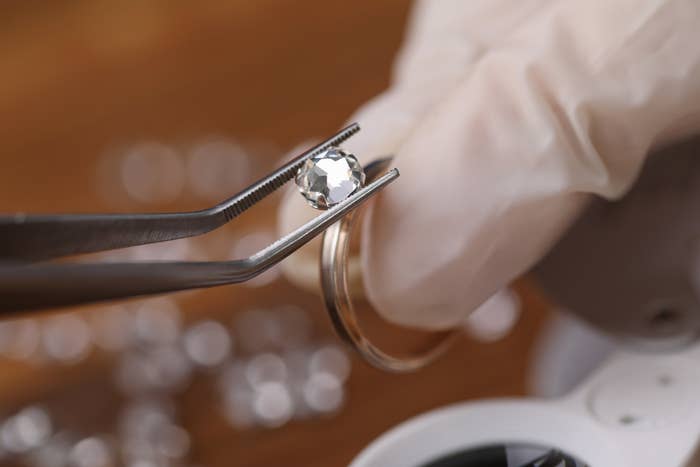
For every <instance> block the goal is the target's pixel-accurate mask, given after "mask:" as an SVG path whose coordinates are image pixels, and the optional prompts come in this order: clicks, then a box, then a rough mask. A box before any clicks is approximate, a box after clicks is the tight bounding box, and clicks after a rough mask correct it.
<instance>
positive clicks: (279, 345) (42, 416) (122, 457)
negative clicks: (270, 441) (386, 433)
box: [0, 297, 351, 467]
mask: <svg viewBox="0 0 700 467" xmlns="http://www.w3.org/2000/svg"><path fill="white" fill-rule="evenodd" d="M71 336H72V337H71ZM98 352H101V353H104V352H109V353H111V354H113V356H114V359H113V361H114V363H113V370H112V374H113V377H114V385H115V387H116V389H117V392H118V393H119V394H121V396H122V397H121V401H122V402H121V406H120V408H119V410H118V415H117V420H116V421H115V423H114V426H115V427H116V428H115V429H114V430H113V431H112V432H106V433H82V432H78V431H75V430H73V431H70V430H66V429H64V428H63V427H61V426H57V424H56V422H55V421H54V420H53V419H52V410H51V405H50V403H46V404H44V403H40V404H38V405H32V406H29V407H25V408H23V409H20V410H18V411H16V412H14V413H6V414H0V415H1V416H4V419H1V420H0V463H1V462H2V460H3V459H12V460H13V461H15V462H18V461H19V462H21V463H22V464H23V465H29V466H36V467H68V466H78V467H109V466H116V465H129V466H139V467H150V466H186V465H189V464H188V463H187V456H188V452H189V450H190V435H189V433H188V432H187V430H186V429H185V428H184V427H183V426H181V425H180V424H179V422H178V411H177V398H178V396H179V395H180V394H182V393H183V392H185V391H187V389H188V388H189V387H190V385H191V383H192V381H193V379H194V378H200V379H204V380H210V381H211V382H212V383H213V384H211V390H212V396H213V397H214V398H215V400H218V401H219V402H218V403H217V406H218V407H219V410H220V415H221V416H222V417H223V418H224V419H225V420H227V421H228V422H229V423H230V425H231V426H232V427H233V428H235V429H237V430H247V429H272V428H278V427H281V426H282V425H284V424H286V423H288V422H291V421H295V420H296V421H303V420H307V419H309V418H314V417H329V416H332V415H334V414H336V413H337V412H338V411H339V410H340V409H341V408H342V407H343V403H344V401H345V398H346V395H345V382H346V381H347V378H348V377H349V375H350V369H351V368H350V361H349V359H348V357H347V355H346V353H345V351H344V350H343V349H342V348H340V347H339V346H338V345H337V344H334V343H330V342H328V341H326V340H324V339H319V338H318V337H315V334H314V332H313V326H312V324H311V322H310V321H309V318H308V315H307V313H306V312H305V311H304V310H302V309H300V308H297V307H293V306H280V307H276V308H268V309H259V310H250V311H247V312H242V313H238V314H236V315H235V316H234V320H233V322H232V323H223V322H220V321H216V320H211V319H206V320H200V321H196V322H194V323H191V324H189V325H187V326H185V325H183V322H182V314H181V311H180V309H179V306H178V303H177V302H176V301H175V300H173V299H171V298H167V297H165V298H155V299H150V300H146V301H144V302H142V303H141V304H139V305H137V306H129V307H127V306H124V305H114V306H112V307H110V308H109V309H106V310H104V311H103V312H99V313H88V314H85V315H82V314H77V313H71V314H64V315H56V316H53V317H50V318H47V319H41V320H17V321H0V356H1V357H3V358H6V359H13V360H22V361H24V362H28V363H31V364H34V365H38V366H40V367H41V368H45V366H46V365H57V364H61V365H68V366H74V365H78V364H80V362H81V361H83V360H84V359H86V358H88V357H89V356H90V355H91V354H94V353H98Z"/></svg>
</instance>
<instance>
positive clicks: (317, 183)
mask: <svg viewBox="0 0 700 467" xmlns="http://www.w3.org/2000/svg"><path fill="white" fill-rule="evenodd" d="M296 183H297V186H298V187H299V191H300V192H301V194H302V195H304V198H306V201H308V203H309V204H310V205H311V206H313V207H315V208H316V209H328V208H330V207H331V206H334V205H336V204H338V203H340V202H341V201H343V200H344V199H347V198H348V197H349V196H350V195H352V194H353V193H355V192H356V191H357V190H358V189H359V188H360V187H361V186H362V185H363V184H364V183H365V173H364V171H363V170H362V166H360V163H359V162H357V158H355V156H353V155H352V154H349V153H347V152H345V151H343V150H342V149H340V148H336V147H331V148H329V149H327V150H326V151H323V152H322V153H320V154H318V155H316V156H313V157H311V158H309V159H307V160H306V162H304V165H302V166H301V168H300V169H299V172H298V173H297V177H296Z"/></svg>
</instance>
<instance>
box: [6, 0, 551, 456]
mask: <svg viewBox="0 0 700 467" xmlns="http://www.w3.org/2000/svg"><path fill="white" fill-rule="evenodd" d="M409 7H410V2H408V1H405V0H385V1H381V2H377V1H372V0H357V1H355V2H352V3H347V2H338V1H322V0H306V1H304V2H299V1H291V0H258V1H255V2H251V1H241V0H238V1H225V0H202V1H198V2H188V1H183V0H179V1H172V0H148V1H140V2H131V1H128V2H124V1H117V0H72V1H66V0H57V1H53V2H42V1H35V0H31V1H29V0H24V1H14V2H12V1H8V2H4V3H3V5H2V7H0V11H2V13H1V14H0V57H1V59H0V144H1V146H0V147H1V150H0V162H1V164H2V165H1V166H0V167H1V169H0V211H3V212H16V211H26V212H67V211H80V212H89V211H115V210H118V209H124V208H126V209H129V210H132V211H139V210H173V209H193V208H199V207H203V206H205V205H206V204H207V203H206V202H204V201H202V200H201V199H197V198H195V197H188V196H181V197H178V198H177V199H174V200H172V201H169V202H166V203H161V204H158V205H145V204H138V203H133V204H125V205H118V204H114V203H112V204H110V203H109V202H107V201H105V200H104V199H103V198H101V197H100V196H97V195H96V190H97V188H99V187H96V184H99V183H100V179H99V178H98V177H97V176H96V173H97V170H98V165H99V157H100V155H101V154H104V153H105V151H108V150H109V149H110V148H111V147H114V146H115V145H120V144H124V143H129V142H132V141H138V140H144V139H148V140H157V141H166V142H173V143H176V144H179V143H180V142H182V141H189V140H191V139H194V138H198V137H200V136H202V135H208V134H221V135H229V136H232V137H235V138H237V139H238V140H240V141H244V142H265V143H268V144H269V147H272V148H277V149H278V153H275V154H270V155H269V157H267V158H264V159H261V160H260V161H259V165H258V168H257V169H256V170H258V172H259V171H262V170H267V169H269V168H270V167H272V166H273V165H274V164H275V163H276V161H277V158H278V157H281V156H282V155H283V152H284V151H287V150H289V149H290V148H291V147H293V146H294V145H295V144H297V143H299V142H301V141H303V140H305V139H307V138H311V137H317V136H322V135H325V134H328V133H330V132H332V131H334V129H336V128H337V127H338V126H339V125H341V124H342V123H343V121H344V119H345V118H347V116H348V115H349V114H350V113H351V112H352V111H353V110H354V109H355V108H357V107H358V106H359V105H360V104H362V103H363V102H364V101H366V100H367V99H369V98H371V97H372V96H374V95H376V94H377V93H379V92H381V91H382V90H383V89H384V88H385V87H386V86H387V83H388V80H389V72H390V65H391V62H392V57H393V55H394V53H395V51H396V50H397V48H398V46H399V44H400V42H401V39H402V34H403V28H404V24H405V22H406V19H407V15H408V11H409ZM274 203H275V202H274V201H272V202H270V203H268V204H266V205H265V207H263V208H262V209H261V210H258V211H256V212H255V213H254V214H250V215H246V216H244V217H243V218H241V220H240V223H239V224H237V226H236V228H237V229H239V230H242V231H247V230H251V229H254V228H255V227H256V226H267V227H269V228H273V227H274V222H275V219H274V218H275V204H274ZM231 232H233V231H231ZM232 235H233V234H232ZM216 238H220V237H216ZM519 291H520V293H521V298H522V300H523V306H524V313H523V318H522V319H521V321H520V323H519V324H518V326H517V327H516V329H515V330H514V331H513V332H512V333H511V334H510V335H509V336H507V337H506V338H504V339H502V340H500V341H498V342H496V343H490V344H482V343H477V342H473V341H470V340H468V339H466V338H465V339H464V340H463V341H462V342H460V343H459V345H457V346H455V348H454V349H452V350H451V352H450V353H449V354H448V355H447V356H446V357H445V358H442V359H441V360H440V361H438V362H437V363H436V364H434V365H432V366H431V367H430V368H428V369H426V370H424V371H421V372H419V373H417V374H413V375H407V376H396V375H388V374H383V373H381V372H378V371H376V370H373V369H371V368H368V367H367V366H366V365H364V364H363V363H362V362H359V361H355V362H354V366H353V374H352V377H351V379H350V382H349V387H348V404H347V406H346V408H345V409H344V410H343V411H342V413H341V414H340V415H339V416H337V417H335V418H330V419H327V420H323V419H321V420H312V421H308V422H303V423H302V422H299V423H292V424H290V425H288V426H286V427H283V428H280V429H276V430H262V431H251V432H241V431H236V430H233V429H232V428H230V427H229V426H228V425H227V424H226V423H225V421H224V420H223V418H222V417H221V416H220V415H219V414H218V409H217V407H216V405H215V404H213V401H212V399H211V397H210V395H209V391H210V390H211V388H210V387H208V386H207V385H205V384H195V385H194V386H193V387H192V389H191V390H190V391H188V392H187V394H185V395H184V396H183V397H182V400H181V403H182V406H183V407H184V412H183V420H184V424H185V426H186V428H187V429H188V430H189V431H190V433H191V435H192V437H193V438H192V439H193V449H192V455H191V458H192V462H193V463H194V464H196V465H202V466H222V467H223V466H231V465H236V466H255V467H263V466H273V465H293V466H302V465H303V466H309V467H313V466H318V467H321V466H323V467H328V466H341V465H346V464H347V463H348V461H349V460H350V459H352V458H353V456H355V455H356V454H357V453H358V452H359V450H360V449H362V448H363V447H364V446H365V445H367V444H368V443H369V442H370V441H371V440H372V439H374V438H375V437H377V436H378V435H379V434H381V433H382V432H384V431H385V430H387V429H389V428H390V427H392V426H394V425H396V424H397V423H399V422H401V421H404V420H406V419H407V418H409V417H411V416H413V415H416V414H418V413H421V412H424V411H426V410H429V409H431V408H435V407H438V406H442V405H445V404H448V403H452V402H457V401H464V400H469V399H474V398H477V397H494V396H502V395H516V394H523V393H524V391H525V375H526V371H527V365H528V362H529V358H530V354H529V350H530V348H531V345H532V342H533V340H534V339H535V337H536V333H537V330H538V329H539V328H540V326H541V324H542V322H543V320H544V319H545V315H546V313H545V311H544V306H543V304H542V302H541V301H540V299H539V298H538V297H537V296H535V295H534V294H533V293H532V292H531V291H530V289H529V288H528V287H527V286H521V287H520V288H519ZM183 303H184V307H185V308H186V310H187V313H188V318H189V317H190V316H192V317H194V316H195V315H197V316H202V315H204V314H211V315H222V314H231V313H236V312H237V311H239V310H243V309H247V308H250V307H257V306H264V305H265V304H266V303H269V304H279V303H294V304H298V305H301V306H304V307H305V308H307V309H309V310H312V311H313V313H314V315H315V316H317V317H318V323H319V325H320V326H322V327H323V328H324V329H325V330H326V332H330V330H329V327H328V324H327V323H326V322H325V317H324V316H323V315H322V310H321V307H320V304H319V300H318V298H317V297H315V296H313V295H309V294H307V293H304V292H300V291H298V290H295V289H294V288H292V287H291V286H290V285H288V284H286V283H285V282H284V281H283V280H280V281H278V282H276V283H275V284H273V285H271V286H269V287H264V288H261V289H251V288H244V287H224V288H220V289H216V290H211V291H205V292H201V293H198V294H196V295H193V296H192V297H185V298H184V299H183ZM108 385H109V381H108V373H107V371H106V370H105V361H104V359H103V358H92V359H90V361H89V362H87V363H85V364H82V365H81V366H80V367H76V368H68V369H66V368H56V367H47V368H39V369H37V368H36V367H33V366H30V365H24V364H21V363H13V362H4V361H0V419H1V418H2V416H3V415H4V414H6V413H9V412H11V411H12V410H15V409H16V408H17V407H20V406H21V405H22V404H26V403H30V402H32V401H37V400H58V401H60V404H59V405H60V406H61V407H63V408H64V411H65V412H66V413H67V414H69V418H70V417H73V418H75V419H78V420H79V419H81V418H89V419H90V420H93V419H100V418H101V417H103V416H106V415H103V412H104V413H106V412H109V411H110V410H111V408H110V407H104V406H100V404H99V403H95V404H92V405H91V403H90V401H91V398H92V396H93V395H94V394H95V393H97V392H100V391H103V390H106V389H105V388H106V387H107V386H108ZM90 423H92V422H90Z"/></svg>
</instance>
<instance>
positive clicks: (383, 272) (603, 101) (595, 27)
mask: <svg viewBox="0 0 700 467" xmlns="http://www.w3.org/2000/svg"><path fill="white" fill-rule="evenodd" d="M350 120H353V121H358V122H359V123H360V124H361V125H362V128H363V131H362V132H360V134H359V135H358V136H355V137H353V138H352V139H351V140H350V141H349V142H348V144H347V149H349V150H350V151H352V152H354V153H355V154H356V155H357V156H358V157H359V158H360V160H361V161H362V160H364V161H365V162H366V161H368V160H371V159H373V158H375V157H376V156H379V155H385V154H395V155H396V158H395V161H394V164H395V166H396V167H398V168H399V170H400V171H401V178H400V179H399V180H398V181H397V183H395V184H393V185H392V186H391V187H389V189H387V190H386V191H385V192H384V193H383V194H382V195H380V197H379V198H378V200H377V201H376V203H375V204H374V206H373V209H372V210H371V211H370V212H368V213H367V214H368V222H367V223H366V225H365V229H364V232H363V237H362V269H363V275H364V284H365V287H366V291H367V294H368V297H369V299H370V300H371V302H372V303H373V304H374V306H375V307H376V308H377V310H378V311H379V312H380V313H381V314H382V315H384V316H385V317H386V318H388V319H389V320H392V321H394V322H397V323H401V324H406V325H413V326H419V327H425V328H445V327H449V326H453V325H456V324H458V323H459V322H460V321H462V320H463V319H464V318H465V316H466V315H467V314H469V313H470V312H471V311H472V310H474V309H475V308H477V307H478V306H479V305H480V304H481V303H482V302H484V301H485V300H486V299H487V298H488V297H489V296H491V295H492V294H493V293H494V292H496V291H497V290H498V289H499V288H501V287H503V286H504V285H505V284H507V283H509V282H510V281H511V280H512V279H514V278H515V277H517V276H518V275H520V274H522V273H523V272H525V271H526V270H528V269H529V268H530V267H531V266H532V265H533V264H534V263H535V262H536V261H537V260H538V259H539V258H540V257H542V256H543V255H544V254H545V253H546V252H547V250H548V249H549V248H550V247H551V246H552V245H553V243H554V242H555V241H556V240H557V238H558V237H559V236H560V235H561V234H562V232H563V231H564V230H565V228H566V227H567V226H568V225H569V224H570V223H571V222H572V221H573V219H574V218H575V217H576V215H577V214H578V213H579V212H580V210H581V209H582V207H583V206H584V205H585V201H586V200H587V198H588V196H589V194H591V193H594V194H598V195H601V196H604V197H607V198H615V197H619V196H621V195H622V194H624V192H625V190H626V189H627V188H628V187H629V186H630V185H631V184H632V183H633V181H634V179H635V177H636V174H637V173H638V171H639V169H640V167H641V165H642V163H643V161H644V158H645V157H646V155H647V154H648V152H649V151H650V149H651V148H654V147H656V146H659V145H663V144H667V143H670V142H672V141H674V140H677V139H679V138H682V137H684V136H687V135H690V134H692V133H694V132H696V131H698V130H700V2H698V0H520V1H506V0H472V1H465V0H432V1H421V2H419V3H418V4H417V5H416V7H415V11H414V14H413V17H412V21H411V24H410V25H409V28H408V35H407V39H406V43H405V45H404V47H403V49H402V51H401V53H400V54H399V57H398V60H397V62H396V67H395V73H394V79H393V82H392V85H391V87H390V88H389V89H388V90H387V91H386V92H385V93H384V94H382V95H380V96H378V97H377V98H375V99H374V100H372V101H371V102H369V103H368V104H367V105H365V106H364V107H362V108H361V109H360V110H359V111H358V112H357V113H356V114H355V115H354V116H353V117H352V118H351V119H350ZM315 214H316V213H315V212H311V208H308V207H307V206H305V203H304V202H303V200H302V199H301V198H300V196H299V195H298V194H294V195H293V196H291V197H288V198H287V199H286V201H285V203H284V206H283V211H282V215H281V227H282V229H283V230H286V231H289V230H291V227H292V226H296V225H299V224H300V223H301V222H302V220H303V219H304V218H305V217H312V216H313V215H315ZM301 255H302V256H300V257H298V258H297V260H293V261H291V262H289V263H288V264H287V265H286V268H287V272H288V275H289V276H290V277H292V278H294V277H295V275H296V278H297V280H301V281H303V282H312V281H313V279H312V276H311V275H310V274H305V273H304V271H302V270H301V269H300V264H301V263H300V260H299V258H301V257H303V255H310V253H309V251H307V252H305V253H301ZM312 256H313V261H311V262H308V264H310V265H311V266H310V267H312V268H313V270H314V271H315V268H317V261H318V253H317V252H316V253H314V254H313V255H312ZM572 267H575V265H572Z"/></svg>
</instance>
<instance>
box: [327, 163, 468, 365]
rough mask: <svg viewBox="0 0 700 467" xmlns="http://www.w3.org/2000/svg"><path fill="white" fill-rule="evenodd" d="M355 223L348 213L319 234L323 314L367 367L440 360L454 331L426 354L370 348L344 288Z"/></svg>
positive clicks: (371, 169) (375, 169) (376, 167)
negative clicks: (365, 362) (367, 364)
mask: <svg viewBox="0 0 700 467" xmlns="http://www.w3.org/2000/svg"><path fill="white" fill-rule="evenodd" d="M390 162H391V158H390V157H389V158H384V159H378V160H376V161H374V162H372V163H370V164H368V165H367V167H365V175H366V178H367V182H371V181H372V180H374V179H376V178H377V177H378V176H380V175H381V174H382V173H383V172H384V171H385V170H386V168H387V166H388V164H389V163H390ZM357 219H358V217H357V210H355V211H352V212H351V213H349V214H347V215H346V216H345V217H343V218H342V219H341V220H340V221H338V222H337V223H335V224H333V225H332V226H331V227H330V228H328V229H327V230H326V232H325V233H324V234H323V243H322V247H321V288H322V292H323V300H324V303H325V305H326V310H327V311H328V314H329V315H330V318H331V321H332V323H333V326H334V328H335V330H336V332H337V333H338V335H339V336H340V337H341V339H343V340H344V341H345V342H347V343H348V344H349V345H350V346H351V347H352V348H354V349H355V350H356V351H357V352H358V353H359V354H360V355H361V356H362V357H363V358H364V359H365V360H366V361H367V362H368V363H370V364H371V365H373V366H375V367H377V368H379V369H382V370H387V371H391V372H396V373H404V372H409V371H415V370H417V369H419V368H422V367H424V366H426V365H427V364H429V363H431V362H432V361H433V360H435V359H436V358H437V357H438V356H440V355H441V354H442V353H443V352H444V351H445V350H446V349H447V348H448V347H449V345H450V344H451V343H452V341H453V340H454V337H455V336H456V335H457V333H456V332H455V331H452V332H450V333H449V334H447V336H446V337H445V338H444V339H442V340H441V341H439V342H438V343H437V344H436V345H435V346H433V347H431V348H430V349H428V350H427V351H424V352H420V353H416V354H410V355H407V356H401V357H398V356H393V355H390V354H389V353H387V352H385V351H384V350H382V349H380V348H379V347H377V346H376V345H374V344H373V343H372V342H371V341H370V340H369V339H368V338H367V337H366V335H365V333H364V332H363V331H362V329H361V326H360V324H359V321H358V319H357V314H356V312H355V308H354V307H353V304H352V300H351V298H350V297H351V295H350V291H349V287H348V270H347V266H348V255H349V245H350V237H351V233H352V228H353V226H354V224H355V222H356V220H357Z"/></svg>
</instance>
